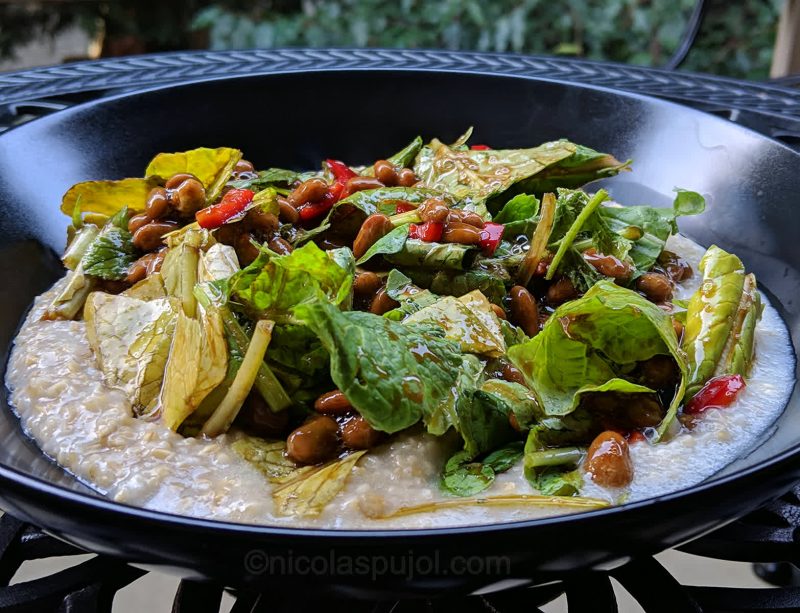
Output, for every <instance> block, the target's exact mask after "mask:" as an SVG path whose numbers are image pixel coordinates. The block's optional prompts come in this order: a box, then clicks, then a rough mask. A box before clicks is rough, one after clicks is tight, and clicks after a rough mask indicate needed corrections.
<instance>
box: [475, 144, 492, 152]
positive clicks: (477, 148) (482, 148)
mask: <svg viewBox="0 0 800 613" xmlns="http://www.w3.org/2000/svg"><path fill="white" fill-rule="evenodd" d="M470 149H472V150H473V151H488V150H489V149H491V147H490V146H489V145H472V146H470Z"/></svg>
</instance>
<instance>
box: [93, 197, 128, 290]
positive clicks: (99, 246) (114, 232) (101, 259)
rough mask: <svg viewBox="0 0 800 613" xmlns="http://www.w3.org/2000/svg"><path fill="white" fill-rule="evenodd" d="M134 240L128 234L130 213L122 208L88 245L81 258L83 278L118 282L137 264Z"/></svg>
mask: <svg viewBox="0 0 800 613" xmlns="http://www.w3.org/2000/svg"><path fill="white" fill-rule="evenodd" d="M137 257H138V256H137V252H136V247H134V246H133V236H132V235H131V233H130V232H128V209H127V208H124V207H123V208H122V209H121V210H120V211H119V212H117V213H116V214H115V215H114V216H113V217H112V218H111V219H110V220H109V221H108V223H107V224H106V225H105V226H104V227H103V229H102V230H101V231H100V233H99V234H98V235H97V237H96V238H95V239H94V240H93V241H92V242H91V243H90V244H89V247H88V248H87V249H86V252H85V253H84V254H83V257H82V258H81V261H80V265H81V266H82V268H83V272H84V274H87V275H90V276H93V277H100V278H101V279H107V280H110V281H119V280H120V279H124V278H125V277H126V276H127V274H128V268H129V267H130V265H131V264H133V263H134V262H135V261H136V258H137Z"/></svg>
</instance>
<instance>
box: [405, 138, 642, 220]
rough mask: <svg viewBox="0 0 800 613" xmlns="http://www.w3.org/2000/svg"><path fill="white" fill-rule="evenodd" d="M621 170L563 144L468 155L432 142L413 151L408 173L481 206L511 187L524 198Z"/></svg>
mask: <svg viewBox="0 0 800 613" xmlns="http://www.w3.org/2000/svg"><path fill="white" fill-rule="evenodd" d="M627 166H628V165H627V163H626V164H621V163H620V162H619V161H618V160H616V159H615V158H614V157H613V156H611V155H608V154H603V153H598V152H596V151H593V150H592V149H589V148H587V147H582V146H580V145H575V144H574V143H571V142H569V141H567V140H560V141H554V142H550V143H544V144H542V145H540V146H538V147H534V148H532V149H490V150H471V149H463V148H460V147H458V146H447V145H445V144H444V143H442V142H441V141H439V140H438V139H434V140H433V141H431V143H430V144H429V145H427V146H425V147H423V148H422V150H421V151H420V152H419V155H418V156H417V159H416V162H415V164H414V172H415V173H416V175H417V177H419V179H420V181H421V183H422V184H423V185H424V186H426V187H429V188H431V189H436V190H440V191H447V192H449V193H450V194H452V195H453V196H455V198H456V199H457V200H459V201H466V202H483V201H486V200H487V199H489V198H491V197H493V196H496V195H498V194H501V193H503V192H505V191H506V190H508V189H509V188H511V187H512V186H516V187H517V189H518V190H519V191H520V192H522V193H526V194H541V193H543V192H545V191H551V190H553V189H554V188H555V187H556V186H558V187H579V186H581V185H583V184H585V183H588V182H589V181H593V180H595V179H599V178H601V177H607V176H613V175H615V174H617V173H618V172H620V171H621V170H625V169H627ZM490 209H491V206H490Z"/></svg>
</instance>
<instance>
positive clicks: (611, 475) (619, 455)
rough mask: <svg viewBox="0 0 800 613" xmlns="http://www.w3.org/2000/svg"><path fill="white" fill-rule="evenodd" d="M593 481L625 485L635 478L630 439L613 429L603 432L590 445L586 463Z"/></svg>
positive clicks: (603, 483)
mask: <svg viewBox="0 0 800 613" xmlns="http://www.w3.org/2000/svg"><path fill="white" fill-rule="evenodd" d="M584 468H585V469H586V471H587V472H588V473H589V474H590V475H591V476H592V481H594V482H595V483H597V484H598V485H600V486H602V487H624V486H626V485H628V484H629V483H630V482H631V481H632V480H633V463H632V462H631V454H630V450H629V449H628V441H626V440H625V438H624V437H623V436H622V435H621V434H619V433H617V432H614V431H613V430H607V431H605V432H601V433H600V434H598V435H597V437H596V438H595V439H594V440H593V441H592V444H591V445H590V446H589V452H588V455H587V457H586V463H585V464H584Z"/></svg>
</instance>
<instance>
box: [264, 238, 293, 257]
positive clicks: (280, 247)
mask: <svg viewBox="0 0 800 613" xmlns="http://www.w3.org/2000/svg"><path fill="white" fill-rule="evenodd" d="M267 247H269V248H270V249H272V250H273V251H274V252H275V253H279V254H281V255H287V254H289V253H291V252H292V251H293V249H292V246H291V245H290V244H289V241H287V240H285V239H283V238H281V237H280V236H275V237H274V238H271V239H270V241H269V242H268V243H267Z"/></svg>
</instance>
